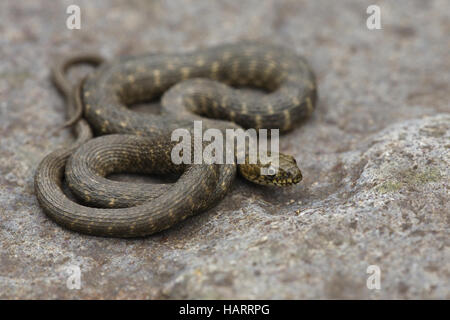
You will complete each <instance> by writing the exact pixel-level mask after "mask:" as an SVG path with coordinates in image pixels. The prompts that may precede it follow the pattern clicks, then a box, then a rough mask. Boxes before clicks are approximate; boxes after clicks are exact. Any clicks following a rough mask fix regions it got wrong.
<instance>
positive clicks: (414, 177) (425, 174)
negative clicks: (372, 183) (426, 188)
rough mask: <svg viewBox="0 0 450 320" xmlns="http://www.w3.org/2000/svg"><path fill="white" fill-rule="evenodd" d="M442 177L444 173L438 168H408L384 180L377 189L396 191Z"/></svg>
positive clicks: (387, 191) (385, 191)
mask: <svg viewBox="0 0 450 320" xmlns="http://www.w3.org/2000/svg"><path fill="white" fill-rule="evenodd" d="M441 179H442V174H441V173H440V171H439V170H438V169H437V168H427V169H426V170H425V171H420V170H415V169H408V170H405V171H401V172H398V173H397V174H396V175H395V179H393V180H389V181H386V182H383V183H382V184H381V185H379V186H378V187H377V188H376V190H377V192H379V193H390V192H396V191H398V190H400V189H401V188H403V187H407V186H418V185H423V184H426V183H429V182H437V181H439V180H441Z"/></svg>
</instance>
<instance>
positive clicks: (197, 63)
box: [195, 57, 205, 67]
mask: <svg viewBox="0 0 450 320" xmlns="http://www.w3.org/2000/svg"><path fill="white" fill-rule="evenodd" d="M195 64H196V65H197V66H199V67H203V66H204V65H205V59H203V57H199V58H198V59H197V61H196V62H195Z"/></svg>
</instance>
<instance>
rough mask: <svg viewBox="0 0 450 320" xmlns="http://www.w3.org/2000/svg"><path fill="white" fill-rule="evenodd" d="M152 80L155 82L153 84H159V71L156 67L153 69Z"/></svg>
mask: <svg viewBox="0 0 450 320" xmlns="http://www.w3.org/2000/svg"><path fill="white" fill-rule="evenodd" d="M153 80H154V82H155V86H157V87H159V86H160V85H161V71H159V70H158V69H155V70H153Z"/></svg>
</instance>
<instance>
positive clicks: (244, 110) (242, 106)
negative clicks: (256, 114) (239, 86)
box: [241, 102, 248, 114]
mask: <svg viewBox="0 0 450 320" xmlns="http://www.w3.org/2000/svg"><path fill="white" fill-rule="evenodd" d="M241 112H242V113H243V114H247V112H248V107H247V103H245V102H242V104H241Z"/></svg>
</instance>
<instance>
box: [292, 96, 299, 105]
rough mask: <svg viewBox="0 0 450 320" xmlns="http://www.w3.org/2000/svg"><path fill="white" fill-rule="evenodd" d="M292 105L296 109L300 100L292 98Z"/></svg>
mask: <svg viewBox="0 0 450 320" xmlns="http://www.w3.org/2000/svg"><path fill="white" fill-rule="evenodd" d="M292 104H293V105H294V106H296V107H298V106H299V105H300V100H298V98H297V97H293V98H292Z"/></svg>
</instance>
